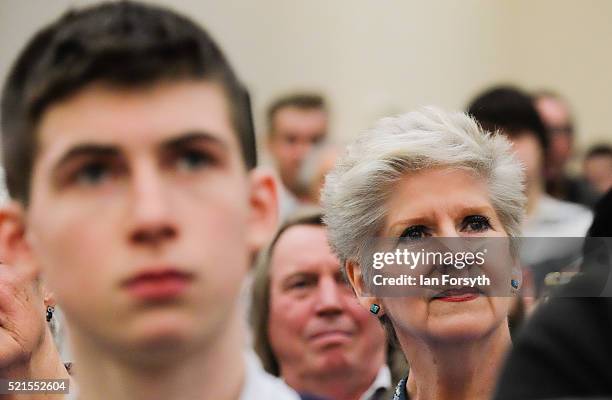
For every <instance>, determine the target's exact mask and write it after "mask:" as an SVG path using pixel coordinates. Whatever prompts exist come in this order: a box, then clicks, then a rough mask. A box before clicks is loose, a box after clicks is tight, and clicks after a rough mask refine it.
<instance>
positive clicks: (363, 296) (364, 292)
mask: <svg viewBox="0 0 612 400" xmlns="http://www.w3.org/2000/svg"><path fill="white" fill-rule="evenodd" d="M346 276H347V278H348V281H349V283H350V284H351V286H352V287H353V290H354V291H355V294H356V295H357V301H359V304H361V306H362V307H364V308H366V309H368V310H372V305H376V307H377V309H376V313H375V314H377V315H378V316H379V317H380V316H381V315H383V314H384V310H383V309H382V308H381V305H382V303H381V301H380V299H378V298H377V297H373V296H369V293H368V289H367V287H366V284H365V281H364V278H363V275H362V274H361V267H360V266H359V263H358V262H357V261H355V260H347V261H346Z"/></svg>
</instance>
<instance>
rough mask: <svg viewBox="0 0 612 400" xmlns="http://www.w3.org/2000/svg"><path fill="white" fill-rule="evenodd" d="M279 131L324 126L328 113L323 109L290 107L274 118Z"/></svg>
mask: <svg viewBox="0 0 612 400" xmlns="http://www.w3.org/2000/svg"><path fill="white" fill-rule="evenodd" d="M274 120H275V121H274V122H275V126H276V128H277V129H283V128H291V129H300V128H302V127H311V126H313V127H318V126H324V125H325V124H326V122H327V112H326V111H325V110H323V109H321V108H301V107H293V106H288V107H285V108H282V109H280V110H279V111H278V112H277V113H276V115H275V117H274Z"/></svg>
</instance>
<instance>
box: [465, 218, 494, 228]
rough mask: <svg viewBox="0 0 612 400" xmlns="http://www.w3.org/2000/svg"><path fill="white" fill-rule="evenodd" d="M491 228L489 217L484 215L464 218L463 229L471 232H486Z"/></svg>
mask: <svg viewBox="0 0 612 400" xmlns="http://www.w3.org/2000/svg"><path fill="white" fill-rule="evenodd" d="M489 229H491V223H490V221H489V218H487V217H485V216H482V215H470V216H468V217H465V218H464V220H463V230H466V231H470V232H484V231H487V230H489Z"/></svg>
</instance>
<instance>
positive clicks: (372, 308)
mask: <svg viewBox="0 0 612 400" xmlns="http://www.w3.org/2000/svg"><path fill="white" fill-rule="evenodd" d="M379 311H380V306H379V305H378V304H372V305H371V306H370V312H371V313H372V314H374V315H376V314H378V312H379Z"/></svg>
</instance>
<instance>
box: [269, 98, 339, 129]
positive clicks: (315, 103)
mask: <svg viewBox="0 0 612 400" xmlns="http://www.w3.org/2000/svg"><path fill="white" fill-rule="evenodd" d="M287 107H294V108H299V109H301V110H313V109H314V110H323V111H327V104H326V103H325V99H324V98H323V96H321V95H320V94H316V93H294V94H290V95H287V96H283V97H280V98H278V99H276V100H275V101H274V102H272V104H270V107H268V112H267V122H268V132H270V133H271V134H272V133H274V117H275V116H276V114H277V113H278V112H279V111H280V110H282V109H284V108H287Z"/></svg>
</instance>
